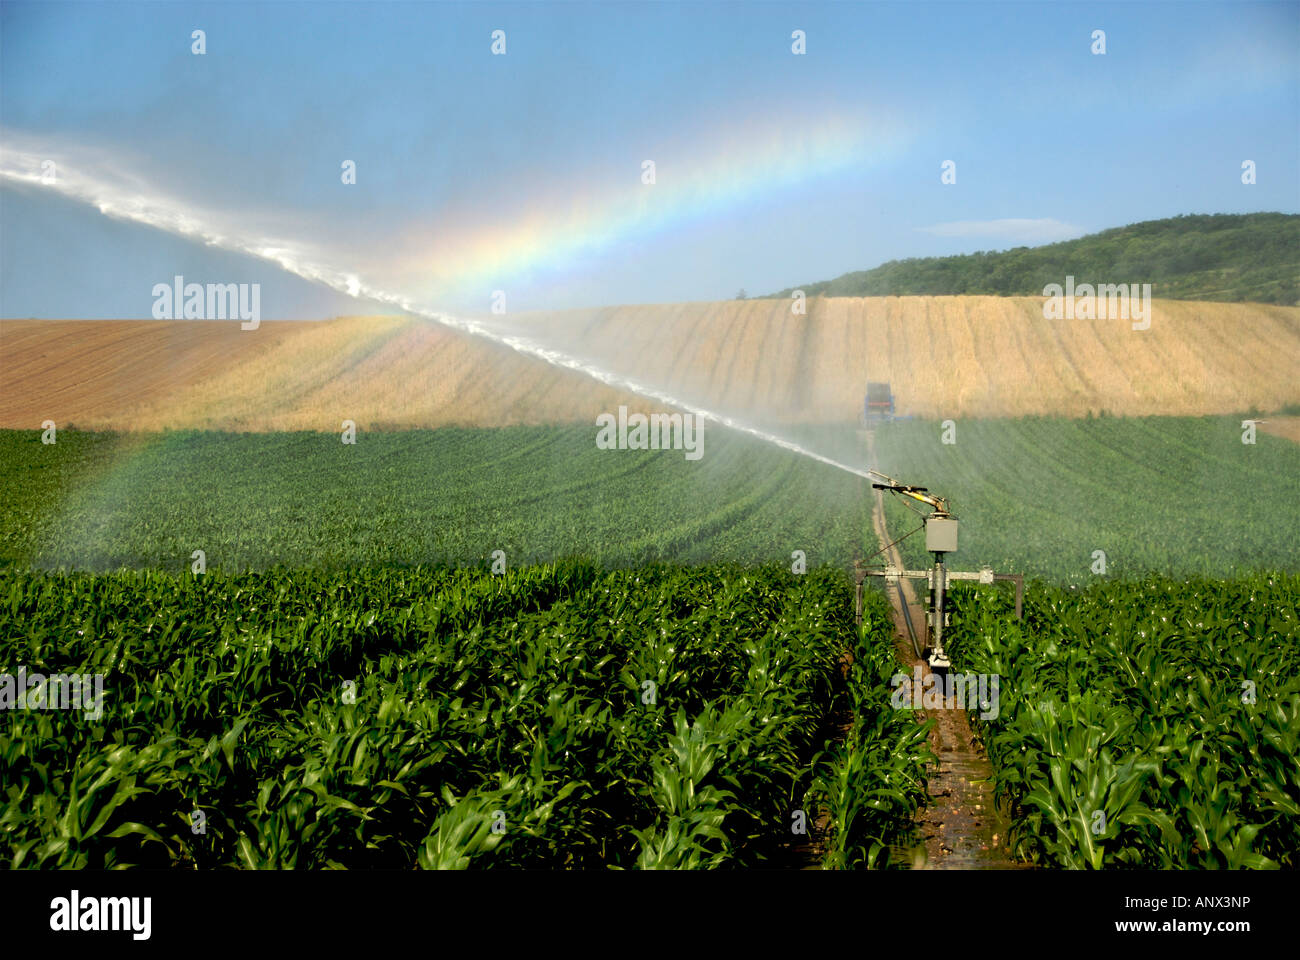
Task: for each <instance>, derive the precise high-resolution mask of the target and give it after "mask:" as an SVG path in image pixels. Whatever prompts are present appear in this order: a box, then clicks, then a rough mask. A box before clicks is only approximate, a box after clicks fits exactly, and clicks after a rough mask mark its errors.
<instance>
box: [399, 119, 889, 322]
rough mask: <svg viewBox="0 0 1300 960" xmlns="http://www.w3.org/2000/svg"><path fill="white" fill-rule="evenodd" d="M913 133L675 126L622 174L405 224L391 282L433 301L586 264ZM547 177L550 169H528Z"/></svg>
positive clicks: (856, 162)
mask: <svg viewBox="0 0 1300 960" xmlns="http://www.w3.org/2000/svg"><path fill="white" fill-rule="evenodd" d="M906 139H908V138H907V136H906V134H905V132H904V131H903V130H902V129H901V128H900V126H899V125H898V124H897V123H895V122H893V121H889V120H884V119H880V118H869V117H863V116H852V115H849V114H845V113H837V114H831V115H824V116H809V117H805V118H802V119H800V120H798V121H789V120H783V121H782V122H781V123H779V124H778V123H776V122H775V121H772V120H767V121H764V122H747V123H738V124H734V125H732V126H731V127H730V128H714V129H711V130H710V131H708V133H707V136H705V137H694V136H680V137H679V138H678V139H677V140H676V141H675V142H672V143H666V144H664V146H663V149H662V150H657V151H649V152H651V153H654V154H657V156H650V157H647V158H646V159H649V160H652V161H653V162H654V163H655V168H654V183H653V184H650V183H646V182H644V179H645V177H644V175H643V169H644V168H643V163H644V161H642V160H640V159H636V160H635V162H632V161H629V163H628V164H627V166H626V168H624V169H620V170H619V171H618V172H617V175H616V176H609V175H607V176H605V178H604V179H601V180H593V178H592V171H591V170H590V169H587V170H584V171H583V173H584V174H585V177H584V179H581V180H579V179H577V178H576V177H575V176H572V175H569V176H566V177H564V178H554V179H556V180H559V181H560V182H556V183H554V184H552V185H549V186H547V187H546V188H544V189H542V190H540V191H539V194H540V195H539V196H537V197H536V198H535V199H533V200H531V201H530V205H529V207H528V209H525V210H520V211H498V212H496V213H495V214H494V215H488V216H485V214H484V210H483V205H482V204H476V205H475V206H474V207H473V208H472V209H471V208H469V207H466V208H464V209H454V210H450V211H448V212H447V213H446V214H445V216H443V217H442V218H440V220H439V222H438V223H436V224H433V225H431V226H422V227H419V228H416V229H414V230H411V231H407V232H406V233H405V234H403V235H401V236H400V237H399V238H398V239H397V241H396V243H395V246H396V248H397V249H399V250H406V251H411V252H409V253H406V254H404V255H399V257H398V258H397V259H396V260H390V261H389V263H388V268H390V269H392V270H393V271H394V274H395V276H394V278H393V281H392V285H394V286H397V287H398V288H399V289H402V290H404V291H410V292H411V293H412V294H413V295H415V297H416V298H417V299H419V300H422V301H425V302H431V303H437V302H440V301H445V300H447V299H453V300H455V299H460V298H461V297H463V296H466V295H468V296H469V297H471V298H472V299H474V300H476V301H481V302H484V303H486V300H487V297H488V291H491V290H492V289H495V288H504V287H507V286H509V285H511V284H518V283H521V282H524V283H526V282H528V281H530V280H534V279H537V278H539V277H544V276H547V275H552V276H562V275H566V274H567V275H574V274H580V273H581V271H583V270H590V269H592V268H593V263H592V261H593V260H595V259H596V258H598V257H600V256H602V255H609V254H610V253H611V252H612V251H614V250H615V248H617V247H618V246H619V245H620V244H624V243H628V242H632V241H643V240H645V239H649V238H652V237H654V236H655V235H657V234H662V233H664V232H666V231H668V230H671V229H673V228H676V227H680V226H683V225H687V224H690V223H693V222H708V221H709V220H711V219H716V218H718V217H719V216H721V215H725V214H726V213H728V212H732V211H735V210H737V209H744V208H745V207H746V206H749V205H752V204H753V203H755V202H758V201H768V200H770V199H772V198H779V197H781V196H782V195H785V194H789V193H790V192H792V191H795V190H797V189H798V188H799V187H801V186H802V185H804V184H807V183H809V182H811V181H814V180H816V179H818V178H822V177H826V176H830V175H835V174H840V173H844V172H857V171H859V170H866V169H868V168H870V167H872V166H875V165H878V164H880V163H883V162H886V161H888V160H890V159H892V158H893V157H895V156H897V155H898V154H899V153H900V152H901V151H902V149H903V147H904V144H905V140H906ZM530 176H535V177H536V178H537V179H538V180H544V179H545V175H544V174H532V175H530Z"/></svg>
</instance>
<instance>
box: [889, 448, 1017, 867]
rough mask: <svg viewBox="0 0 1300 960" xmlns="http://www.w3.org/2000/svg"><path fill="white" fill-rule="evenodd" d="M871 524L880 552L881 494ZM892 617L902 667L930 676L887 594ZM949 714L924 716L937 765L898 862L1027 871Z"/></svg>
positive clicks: (986, 774) (965, 728)
mask: <svg viewBox="0 0 1300 960" xmlns="http://www.w3.org/2000/svg"><path fill="white" fill-rule="evenodd" d="M873 439H874V438H873V437H872V436H871V434H868V435H867V450H868V455H869V457H870V460H869V462H870V463H871V464H872V465H873V466H874V464H875V450H874V448H873ZM872 492H873V494H874V495H875V503H874V504H873V506H872V511H871V522H872V526H873V528H874V530H875V534H876V539H877V540H879V541H880V546H881V547H882V548H883V547H884V546H885V545H886V544H887V543H889V542H890V539H891V538H890V536H889V533H888V530H887V529H886V526H885V501H884V494H883V492H882V491H880V490H874V491H872ZM885 559H886V561H887V562H888V563H889V564H891V565H893V566H896V567H898V568H900V569H903V568H904V564H903V558H902V556H901V554H900V553H899V550H898V548H897V547H896V546H895V547H890V548H889V549H888V550H887V551H886V552H885ZM900 582H901V585H902V592H903V595H904V597H905V598H906V603H907V607H908V612H910V614H911V620H912V624H913V626H914V627H915V629H916V630H917V631H918V632H919V633H921V634H922V636H924V631H925V605H924V603H922V602H920V601H918V600H917V597H916V590H915V589H914V588H913V585H912V583H911V582H910V581H908V580H902V581H900ZM887 594H888V596H889V602H890V608H891V609H892V611H893V618H894V632H895V638H896V647H897V650H898V656H899V659H901V660H902V661H903V662H904V663H905V664H907V666H908V670H909V671H911V672H912V674H913V676H915V671H916V669H917V668H920V670H921V676H922V677H925V676H927V675H929V673H930V668H929V665H928V664H927V663H925V661H923V660H918V659H917V657H916V654H915V652H914V651H913V649H912V642H911V640H910V638H909V635H908V627H907V620H906V618H905V616H904V611H903V600H901V599H900V597H899V595H898V591H897V590H896V589H893V588H890V589H889V590H888V591H887ZM946 703H947V704H948V708H947V709H944V710H932V711H930V712H929V714H928V715H927V716H928V717H933V718H934V719H935V721H936V724H935V727H934V729H933V730H932V731H931V733H930V747H931V749H933V750H934V753H935V755H936V756H937V757H938V758H939V762H938V764H937V766H936V767H935V768H933V769H932V770H930V771H929V778H928V786H927V789H928V793H929V797H930V799H929V802H928V803H927V804H926V805H925V806H924V807H922V808H921V809H920V810H919V811H918V812H917V815H916V839H915V846H914V847H913V848H912V849H899V850H897V851H895V857H894V860H895V862H897V863H899V864H901V865H904V866H907V865H911V866H913V867H914V868H916V869H922V870H1011V869H1016V868H1018V867H1022V866H1024V865H1023V864H1021V863H1018V862H1016V861H1015V860H1013V859H1012V856H1011V851H1010V850H1009V849H1008V848H1007V846H1006V842H1007V840H1006V837H1007V818H1006V817H1005V815H1004V814H1003V813H1002V812H1001V811H1000V810H999V809H998V807H997V804H996V803H995V802H994V797H993V787H992V784H991V782H990V780H991V777H992V767H991V766H990V765H989V761H988V758H987V757H986V756H985V755H984V751H983V749H982V747H981V746H980V743H979V741H978V740H977V739H976V738H975V735H974V734H973V733H972V732H971V727H970V722H969V720H968V719H967V716H966V711H965V710H961V709H958V708H957V707H956V705H955V698H954V699H951V700H948V701H946Z"/></svg>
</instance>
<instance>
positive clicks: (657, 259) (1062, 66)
mask: <svg viewBox="0 0 1300 960" xmlns="http://www.w3.org/2000/svg"><path fill="white" fill-rule="evenodd" d="M194 29H203V30H204V31H206V43H207V52H206V54H205V55H203V56H195V55H193V54H192V53H191V39H190V36H191V31H192V30H194ZM496 29H501V30H504V31H505V32H506V43H507V48H506V55H505V56H493V55H492V54H491V50H490V46H491V33H492V31H493V30H496ZM795 29H801V30H803V31H805V32H806V36H807V53H806V54H805V55H803V56H795V55H793V54H792V53H791V42H792V41H791V32H792V31H793V30H795ZM1095 29H1102V30H1105V32H1106V47H1107V52H1106V54H1105V55H1104V56H1094V55H1093V54H1092V53H1091V52H1090V45H1091V42H1092V41H1091V39H1090V36H1091V33H1092V31H1093V30H1095ZM0 31H2V35H0V55H2V56H0V132H2V135H3V138H4V140H3V143H2V144H0V146H2V147H3V148H4V149H5V150H6V151H8V153H7V155H6V159H5V161H4V163H2V164H0V172H3V171H4V170H13V169H17V168H21V167H22V166H23V164H28V165H30V164H31V163H34V162H37V161H38V160H39V159H40V158H42V157H46V156H49V157H53V158H57V161H58V165H59V167H58V168H59V170H60V173H61V174H65V173H66V177H65V180H63V181H60V182H61V183H63V184H64V185H65V186H67V185H69V184H71V185H73V186H69V187H68V189H70V190H73V192H72V193H69V192H66V191H65V190H63V189H51V188H49V187H48V186H45V185H41V184H33V183H31V182H30V180H23V179H21V178H19V177H12V176H10V177H0V225H2V226H3V235H2V236H0V284H2V287H0V316H7V317H16V316H49V317H57V316H63V317H71V316H78V317H133V316H139V317H146V316H148V315H149V312H150V308H151V306H152V296H151V290H152V287H153V285H154V284H155V283H158V282H168V281H170V279H171V277H172V276H173V275H175V274H178V273H180V274H183V275H185V277H186V279H187V280H191V281H199V282H245V281H247V282H260V283H261V284H262V285H263V294H262V305H263V315H264V316H265V317H267V318H276V317H304V318H305V317H318V316H328V315H332V314H336V313H358V312H374V311H375V310H376V308H375V307H374V306H373V305H370V304H364V303H358V302H357V301H354V300H352V299H351V298H349V297H347V296H346V295H344V294H342V293H340V292H338V290H334V289H329V288H328V287H323V286H319V285H316V284H312V283H310V282H308V281H307V280H304V279H301V278H299V277H295V276H292V275H291V274H289V273H286V272H285V271H283V270H281V269H280V268H279V267H277V266H275V265H274V264H272V263H269V262H267V260H266V259H261V258H258V257H256V256H251V255H249V251H250V250H253V249H257V250H264V251H265V250H267V249H268V248H272V247H273V248H274V249H275V250H277V251H281V253H280V254H278V256H280V257H281V259H282V260H284V261H286V262H291V263H293V264H295V265H303V264H307V265H309V266H308V267H307V269H306V272H308V273H313V274H321V275H328V276H329V277H332V278H334V280H335V281H336V284H335V285H336V286H339V285H340V284H342V285H344V286H346V282H344V281H343V280H340V279H339V278H359V281H360V283H361V284H363V285H364V286H365V287H366V288H373V289H376V290H383V291H388V292H392V293H394V294H398V295H400V296H402V297H406V298H409V299H411V300H412V302H418V303H420V304H423V305H427V306H432V307H435V308H443V309H449V310H458V311H466V312H472V311H480V310H484V309H486V308H487V306H488V303H489V300H490V297H491V294H492V291H493V290H496V289H503V290H505V291H506V292H507V295H508V298H509V300H508V302H509V307H510V310H511V311H512V312H513V311H518V310H526V309H532V308H557V307H566V306H584V305H595V304H605V303H610V304H612V303H640V302H664V301H676V300H711V299H726V298H729V297H731V296H732V295H734V294H735V292H736V290H737V289H738V288H741V287H744V288H746V289H747V290H749V291H750V292H751V293H763V292H770V291H772V290H776V289H780V288H782V287H786V286H790V285H794V284H798V283H802V282H808V281H813V280H820V279H827V278H830V277H833V276H836V275H838V274H840V273H843V272H845V271H848V270H855V269H863V268H866V267H871V266H875V265H876V264H879V263H881V262H883V261H886V260H890V259H894V258H899V257H906V256H920V255H936V254H948V253H959V252H968V251H973V250H983V249H1002V248H1006V247H1010V246H1015V245H1018V244H1021V243H1025V244H1031V245H1032V244H1036V243H1040V242H1045V241H1047V240H1051V239H1059V238H1061V237H1065V236H1075V235H1079V234H1081V233H1085V232H1092V231H1095V230H1100V229H1105V228H1107V227H1112V226H1119V225H1122V224H1125V223H1131V222H1134V221H1138V220H1145V219H1152V218H1156V217H1164V216H1172V215H1175V214H1179V213H1231V212H1248V211H1255V210H1281V211H1284V212H1289V213H1294V212H1298V211H1300V141H1298V138H1297V129H1298V127H1300V123H1298V121H1300V101H1298V97H1300V55H1298V54H1297V51H1298V50H1300V5H1297V4H1260V3H1232V4H1213V3H1159V4H1144V3H1123V4H1071V3H1060V4H1037V3H998V4H987V3H944V4H924V3H917V4H913V3H908V4H893V3H864V4H785V3H764V4H747V3H726V4H705V3H680V4H678V3H663V4H650V3H594V4H581V3H565V4H560V3H535V4H492V3H484V4H427V3H274V4H265V3H238V4H189V3H147V4H126V3H121V4H119V3H112V2H102V3H88V4H80V3H35V4H24V3H4V4H0ZM349 159H350V160H353V161H355V163H356V165H357V183H356V184H355V185H343V184H342V183H341V182H340V164H341V162H342V161H343V160H349ZM647 159H651V160H653V161H654V162H655V164H656V182H655V184H653V185H647V184H645V183H643V182H642V164H643V161H644V160H647ZM1244 159H1250V160H1254V161H1255V162H1256V164H1257V170H1258V174H1257V176H1258V182H1257V183H1256V184H1255V185H1253V186H1245V185H1243V184H1242V183H1241V180H1240V169H1241V162H1242V160H1244ZM945 160H952V161H954V162H955V163H956V165H957V183H956V184H954V185H944V184H942V183H941V182H940V172H941V171H940V165H941V164H942V163H943V161H945ZM73 187H75V189H73ZM78 191H80V192H78ZM140 197H145V198H148V203H147V204H145V206H146V207H147V211H146V213H144V214H141V217H142V218H143V219H144V220H145V221H146V222H152V223H164V225H165V224H166V223H172V222H175V221H178V220H180V219H183V220H184V222H185V223H186V224H189V225H190V227H193V225H194V224H200V225H201V226H200V227H199V228H195V229H198V232H199V233H201V234H203V235H205V236H207V238H208V240H209V241H210V242H207V243H204V242H197V241H196V240H195V239H193V238H192V237H188V238H187V237H186V236H181V235H177V233H176V232H168V230H160V229H158V228H157V227H156V226H148V225H145V223H144V222H139V220H140V218H139V217H138V218H137V219H136V220H131V219H123V218H121V217H120V216H119V217H116V218H115V217H109V216H105V215H104V214H103V213H101V212H100V210H99V209H98V208H97V206H96V205H95V204H96V203H98V204H99V205H102V206H111V207H113V208H115V209H117V210H118V211H119V212H120V211H121V210H123V209H124V208H126V207H131V208H132V209H135V208H137V207H138V206H139V204H138V203H137V200H138V198H140ZM97 198H98V199H97ZM105 198H107V199H105ZM87 199H89V200H91V201H93V202H92V203H88V202H85V201H86V200H87ZM182 213H183V215H184V216H183V217H182V216H181V214H182ZM1003 221H1015V222H1012V223H1006V222H1003ZM187 229H189V228H188V227H187ZM347 282H352V280H348V281H347Z"/></svg>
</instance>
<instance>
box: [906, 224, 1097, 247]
mask: <svg viewBox="0 0 1300 960" xmlns="http://www.w3.org/2000/svg"><path fill="white" fill-rule="evenodd" d="M916 229H917V231H918V232H920V233H928V234H931V235H932V236H936V237H987V238H990V239H995V240H1002V241H1005V242H1007V243H1013V244H1017V245H1020V244H1024V245H1032V244H1039V243H1055V242H1056V241H1058V240H1073V239H1074V238H1075V237H1081V236H1083V235H1084V233H1085V231H1084V230H1083V228H1082V227H1076V226H1075V225H1074V224H1072V223H1063V222H1062V221H1060V220H1053V219H1051V218H1050V217H1048V218H1044V219H1040V220H1026V219H1021V218H1007V219H1003V220H955V221H953V222H952V223H936V224H935V225H934V226H932V227H917V228H916Z"/></svg>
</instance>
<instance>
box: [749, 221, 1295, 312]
mask: <svg viewBox="0 0 1300 960" xmlns="http://www.w3.org/2000/svg"><path fill="white" fill-rule="evenodd" d="M1067 275H1072V276H1074V277H1075V278H1076V280H1077V281H1078V282H1089V283H1096V282H1101V283H1150V284H1151V285H1152V294H1153V295H1154V296H1156V297H1163V298H1167V299H1172V300H1220V301H1229V302H1234V301H1251V302H1255V303H1277V304H1286V305H1300V214H1284V213H1250V214H1188V215H1183V216H1177V217H1170V218H1167V219H1164V220H1148V221H1145V222H1143V223H1135V224H1131V225H1129V226H1127V227H1117V228H1115V229H1112V230H1103V231H1102V232H1100V233H1094V234H1090V235H1088V236H1086V237H1080V238H1078V239H1076V240H1066V241H1063V242H1060V243H1052V244H1047V245H1045V246H1041V247H1016V248H1014V249H1012V250H1002V251H980V252H978V253H971V254H964V255H960V256H952V257H912V258H909V259H906V260H891V261H889V262H888V263H884V264H881V265H880V266H878V267H875V268H874V269H871V270H858V271H855V272H853V273H846V274H844V275H843V276H840V277H836V278H835V279H834V280H823V281H819V282H817V283H807V284H803V285H802V286H799V287H790V288H788V289H786V290H782V291H780V292H779V293H775V294H771V296H773V297H789V296H790V295H791V294H792V293H793V292H794V291H795V290H796V289H798V290H802V291H803V292H804V294H805V295H807V296H810V297H811V296H816V295H818V294H820V295H823V296H828V297H880V296H911V295H930V296H944V295H956V294H993V295H996V296H1042V294H1043V287H1045V286H1046V285H1047V284H1049V283H1063V282H1064V280H1065V277H1066V276H1067Z"/></svg>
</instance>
